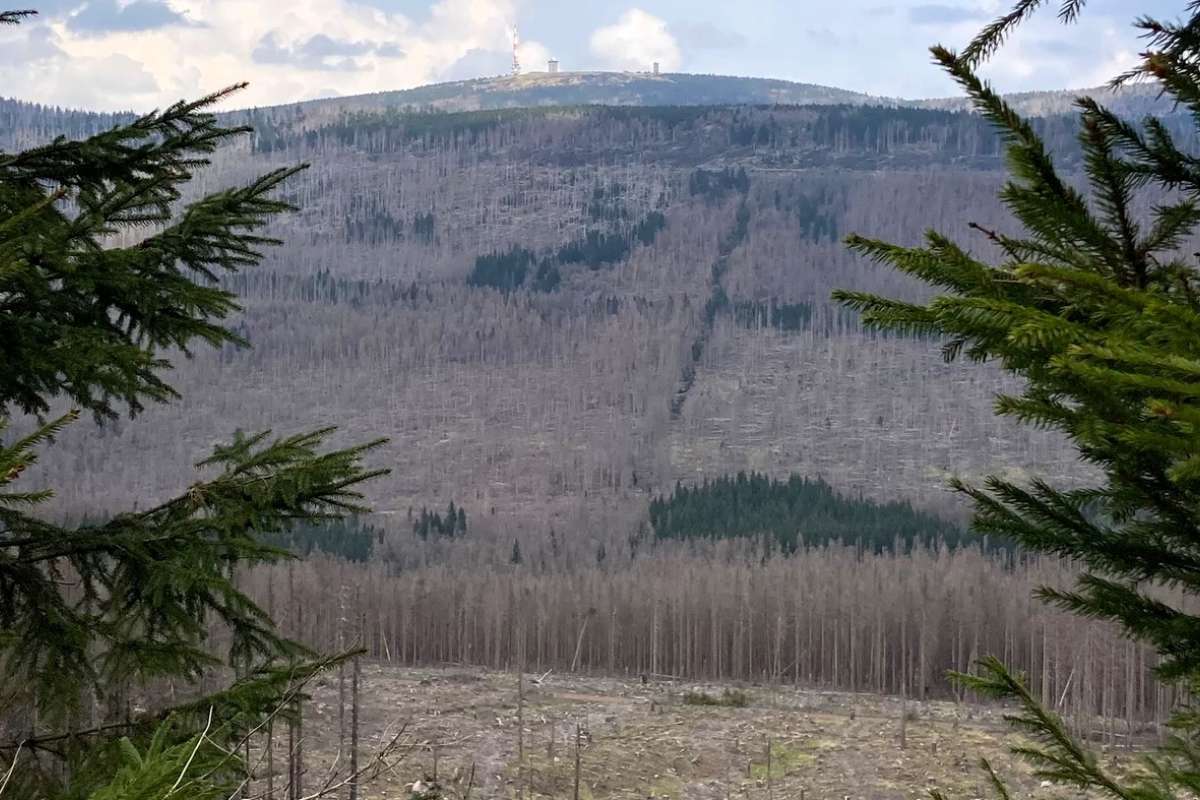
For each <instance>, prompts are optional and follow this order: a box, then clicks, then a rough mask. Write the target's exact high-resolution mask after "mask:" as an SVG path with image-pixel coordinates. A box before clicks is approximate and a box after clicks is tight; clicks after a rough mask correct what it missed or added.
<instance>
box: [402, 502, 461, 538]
mask: <svg viewBox="0 0 1200 800" xmlns="http://www.w3.org/2000/svg"><path fill="white" fill-rule="evenodd" d="M413 533H415V534H416V535H417V536H420V537H421V538H422V539H428V538H429V537H430V536H437V537H443V538H447V539H453V538H455V537H457V536H466V535H467V512H466V510H465V509H464V508H462V507H461V506H459V507H457V508H456V507H455V505H454V501H453V500H451V501H450V506H449V508H447V509H446V512H445V514H439V513H438V512H436V511H434V512H430V511H428V510H427V509H424V508H422V509H421V513H420V515H419V516H418V517H417V518H416V519H415V520H413Z"/></svg>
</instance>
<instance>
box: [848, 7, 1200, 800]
mask: <svg viewBox="0 0 1200 800" xmlns="http://www.w3.org/2000/svg"><path fill="white" fill-rule="evenodd" d="M1043 5H1045V3H1044V2H1043V0H1018V2H1016V3H1015V4H1014V5H1013V7H1012V9H1011V11H1010V12H1008V13H1007V14H1005V15H1003V16H1002V17H1000V18H999V19H997V20H996V21H995V22H993V23H991V24H990V25H988V26H987V27H985V28H984V30H983V31H981V33H980V34H979V35H978V36H977V37H976V38H975V39H974V40H973V41H972V42H971V44H970V45H968V47H967V48H966V49H965V50H964V51H963V52H962V53H961V54H958V53H955V52H954V51H952V50H949V49H947V48H944V47H935V48H933V50H932V52H933V57H934V60H935V62H937V63H938V64H940V65H941V66H942V68H943V69H945V70H946V72H947V73H948V74H949V75H950V76H951V77H952V78H953V79H954V80H955V81H956V82H957V83H958V84H959V85H960V86H961V87H962V88H963V90H964V91H965V92H966V93H967V95H968V96H969V97H970V98H971V100H972V102H973V104H974V106H975V108H976V109H977V110H978V112H979V113H980V114H982V115H983V116H984V117H986V118H987V119H989V120H990V121H991V122H992V123H993V124H994V125H995V126H996V128H997V130H998V132H999V135H1000V136H1001V138H1002V139H1003V140H1004V142H1005V145H1006V154H1007V157H1008V165H1009V173H1010V177H1009V180H1008V181H1007V182H1006V183H1005V185H1004V186H1003V188H1002V189H1001V192H1000V198H1001V200H1002V201H1003V202H1004V204H1005V206H1006V207H1007V208H1008V210H1009V211H1010V212H1011V214H1012V216H1013V218H1014V219H1015V221H1016V223H1017V225H1018V226H1019V227H1020V229H1021V233H1020V234H1017V235H1014V234H1009V233H1004V232H1001V231H1000V230H998V229H997V228H996V227H994V226H985V225H983V224H980V223H978V222H975V221H972V224H971V229H972V230H973V231H976V232H978V233H980V234H982V235H983V238H984V241H983V248H982V253H983V255H975V254H972V253H970V252H969V251H967V250H966V249H965V248H962V247H959V246H957V245H954V244H953V243H950V242H949V241H948V240H947V239H946V238H945V237H943V236H941V235H940V234H937V233H935V232H930V233H929V234H928V236H927V238H926V242H925V244H924V246H920V247H898V246H895V245H891V244H889V243H886V242H879V241H874V240H871V239H867V238H864V237H859V236H855V237H851V238H850V239H849V241H848V244H849V246H850V248H851V249H852V250H854V251H856V252H858V253H860V254H862V255H864V256H866V257H868V258H870V259H871V260H874V261H876V262H879V263H883V264H887V265H889V266H891V267H893V268H895V269H897V270H899V271H901V272H904V273H907V274H909V275H911V276H913V277H914V278H916V279H918V280H920V281H922V282H924V283H926V284H928V285H930V286H931V287H935V288H936V289H938V290H939V291H940V294H938V295H937V296H935V297H934V298H933V299H932V300H930V301H928V302H926V303H905V302H899V301H896V300H894V299H891V298H886V297H878V296H875V295H871V294H868V293H863V292H849V291H839V292H836V293H835V295H834V296H835V298H836V299H838V300H840V301H841V302H843V303H844V304H846V305H848V306H849V307H851V308H853V309H855V310H856V311H858V312H859V313H860V314H861V318H862V321H863V324H864V325H866V326H867V327H872V328H880V329H885V330H894V331H900V332H919V333H921V334H922V335H925V336H936V337H941V338H942V339H943V340H944V345H943V354H944V355H945V356H946V357H947V358H948V359H954V358H957V357H959V356H960V355H965V356H967V357H968V358H970V359H972V360H975V361H991V362H995V363H997V364H998V365H999V366H1000V367H1002V368H1003V369H1004V370H1005V371H1007V372H1009V373H1011V374H1013V375H1014V376H1016V377H1018V378H1020V379H1021V381H1022V384H1021V385H1022V387H1023V388H1022V389H1021V390H1020V392H1019V393H1015V394H1012V395H1003V396H999V397H997V398H996V406H995V407H996V411H997V413H998V414H1000V415H1003V416H1008V417H1012V418H1014V419H1015V420H1017V421H1018V422H1021V423H1023V424H1028V425H1033V426H1036V427H1041V428H1046V429H1050V430H1054V431H1057V432H1059V433H1060V434H1062V435H1063V436H1064V437H1065V438H1066V439H1067V440H1068V441H1069V442H1070V443H1071V444H1072V445H1073V446H1074V447H1075V448H1076V450H1077V452H1078V454H1079V456H1080V458H1081V459H1082V460H1083V461H1085V462H1088V463H1090V464H1092V465H1094V466H1095V467H1096V468H1097V469H1098V470H1099V471H1100V473H1101V475H1102V478H1101V480H1100V481H1099V482H1098V483H1097V484H1096V485H1093V486H1087V487H1082V488H1078V487H1072V488H1064V487H1059V486H1055V485H1052V484H1051V483H1050V482H1049V481H1045V480H1040V479H1034V480H1030V481H1021V482H1018V481H1013V480H1010V479H1007V478H1004V477H999V476H993V477H991V478H988V479H986V480H985V481H984V482H983V483H982V485H976V484H971V483H967V482H965V481H961V480H955V481H953V482H952V484H951V485H952V487H953V488H955V489H956V490H958V491H959V492H961V493H963V494H964V495H966V496H967V497H968V498H969V499H970V500H971V501H972V502H973V503H974V508H975V517H974V523H973V528H974V530H975V531H977V532H978V533H982V534H986V535H991V536H999V537H1004V538H1006V539H1009V540H1011V541H1014V542H1017V543H1018V544H1020V545H1021V546H1022V547H1023V548H1025V549H1026V550H1029V551H1034V552H1039V553H1049V554H1054V555H1057V556H1062V557H1066V558H1069V559H1071V560H1072V561H1073V562H1074V563H1075V564H1077V565H1079V567H1080V568H1081V573H1080V575H1079V577H1078V579H1077V580H1076V583H1075V586H1074V587H1071V588H1070V589H1067V588H1063V587H1045V588H1044V589H1042V590H1041V592H1040V596H1041V598H1042V599H1043V600H1046V601H1048V602H1051V603H1053V604H1055V605H1058V606H1059V607H1061V608H1064V609H1066V610H1068V611H1071V612H1073V613H1076V614H1079V615H1081V616H1085V617H1090V618H1097V619H1102V620H1108V621H1111V622H1113V623H1116V624H1117V625H1119V626H1120V627H1121V628H1122V629H1123V630H1124V631H1125V632H1126V633H1127V634H1128V635H1129V636H1131V637H1132V638H1135V639H1138V640H1141V641H1143V642H1146V643H1148V644H1150V645H1151V646H1153V647H1154V648H1155V649H1156V650H1157V652H1158V655H1159V659H1158V664H1157V673H1158V677H1159V679H1161V680H1164V681H1173V682H1174V681H1177V682H1179V683H1181V684H1183V685H1185V686H1187V687H1190V688H1200V615H1197V614H1196V613H1195V611H1194V609H1195V603H1194V602H1191V601H1193V600H1194V598H1195V596H1197V595H1200V554H1198V552H1197V543H1200V513H1198V512H1197V509H1200V302H1198V298H1197V294H1196V291H1195V286H1196V282H1197V279H1198V278H1200V275H1197V261H1196V256H1195V255H1194V254H1188V253H1186V252H1181V250H1182V248H1183V247H1185V246H1186V244H1187V243H1188V242H1190V241H1191V240H1192V238H1193V237H1194V234H1195V230H1196V227H1197V225H1198V224H1200V158H1198V157H1197V156H1196V155H1194V154H1190V153H1185V152H1182V151H1180V150H1179V149H1178V148H1177V147H1176V145H1175V142H1174V141H1173V139H1172V137H1171V136H1170V134H1169V133H1168V132H1167V128H1166V126H1165V125H1164V124H1163V123H1162V122H1160V121H1158V120H1156V119H1153V118H1147V119H1146V120H1143V121H1142V122H1141V123H1133V122H1130V121H1128V120H1125V119H1122V118H1120V117H1119V116H1117V115H1116V114H1114V113H1113V112H1112V111H1110V110H1108V109H1106V108H1104V107H1103V105H1101V104H1100V103H1099V102H1098V101H1097V100H1096V99H1094V98H1086V97H1085V98H1080V99H1079V100H1078V101H1077V108H1078V111H1079V121H1080V126H1079V129H1080V133H1079V142H1080V145H1081V148H1082V152H1083V156H1084V159H1083V168H1084V173H1085V177H1086V179H1087V190H1086V191H1081V190H1079V189H1077V188H1076V187H1075V183H1074V182H1072V181H1070V180H1068V179H1066V178H1064V177H1063V176H1062V175H1060V174H1059V171H1058V169H1057V167H1056V165H1055V162H1054V158H1053V156H1052V154H1051V153H1050V151H1049V149H1048V148H1047V147H1046V145H1045V143H1044V142H1043V141H1042V140H1041V138H1040V137H1039V136H1038V134H1037V132H1036V131H1035V130H1034V128H1033V126H1032V125H1031V124H1030V123H1029V122H1028V121H1027V120H1025V119H1024V118H1022V117H1021V115H1020V114H1018V113H1017V112H1016V111H1015V110H1014V108H1013V107H1012V106H1011V105H1009V104H1008V103H1007V102H1006V101H1005V100H1004V99H1003V98H1002V97H1001V96H1000V95H999V94H998V93H997V92H996V91H995V90H993V89H992V87H991V86H989V85H988V83H987V82H986V81H984V80H982V79H981V78H980V77H979V76H978V75H977V74H976V72H975V69H976V67H977V66H978V65H979V64H980V63H981V62H982V61H984V60H986V59H987V58H988V57H989V56H990V55H991V54H992V53H994V52H995V51H996V50H997V49H998V48H999V47H1000V46H1001V45H1002V43H1003V41H1004V40H1005V38H1006V37H1007V36H1008V35H1009V34H1010V33H1011V32H1012V31H1013V30H1014V29H1015V28H1016V27H1017V26H1018V25H1020V24H1021V23H1022V22H1023V21H1025V20H1026V19H1028V18H1029V17H1030V16H1031V15H1032V14H1033V13H1035V12H1036V11H1037V10H1038V9H1039V8H1040V7H1041V6H1043ZM1083 7H1084V1H1083V0H1064V2H1062V4H1061V5H1060V9H1059V16H1060V18H1061V19H1062V20H1063V21H1064V22H1071V21H1073V20H1074V19H1075V18H1076V17H1077V16H1078V14H1079V13H1080V12H1081V10H1082V9H1083ZM1187 8H1188V14H1189V18H1188V19H1187V20H1185V21H1184V22H1180V23H1161V22H1157V21H1155V20H1152V19H1149V18H1142V19H1140V20H1138V22H1137V27H1139V28H1140V29H1141V30H1142V31H1143V32H1144V33H1145V34H1146V35H1147V38H1148V41H1149V47H1148V49H1147V51H1146V52H1144V53H1143V54H1142V56H1141V64H1140V65H1139V66H1138V67H1137V68H1136V69H1134V70H1132V71H1131V72H1129V73H1127V74H1126V75H1124V76H1120V77H1119V78H1118V79H1117V81H1116V82H1115V85H1119V84H1121V83H1123V82H1125V81H1126V80H1130V79H1132V78H1136V77H1142V78H1151V79H1153V80H1155V81H1157V82H1158V83H1159V84H1160V86H1161V87H1162V89H1163V91H1164V92H1165V94H1166V95H1168V96H1169V97H1170V98H1171V99H1174V100H1176V101H1177V102H1178V103H1179V104H1180V105H1181V106H1183V107H1184V108H1186V109H1188V110H1190V111H1191V112H1192V116H1193V118H1194V119H1200V113H1198V112H1200V2H1191V3H1189V4H1188V6H1187ZM1147 196H1148V197H1149V199H1150V201H1151V202H1150V203H1148V204H1146V205H1149V206H1150V208H1151V210H1150V211H1149V213H1144V212H1140V211H1137V210H1136V209H1138V208H1139V207H1144V206H1139V198H1140V197H1147ZM1164 587H1166V588H1171V589H1173V590H1176V597H1177V599H1176V600H1175V601H1174V602H1167V601H1166V600H1164V599H1163V598H1164V597H1166V595H1165V594H1164V593H1163V592H1162V591H1160V590H1161V589H1163V588H1164ZM960 679H961V680H962V681H964V683H965V684H966V686H967V687H968V688H971V689H973V690H975V691H977V692H979V693H981V694H983V695H986V696H991V697H993V698H996V699H998V700H1003V701H1006V702H1010V703H1014V704H1015V705H1016V707H1017V712H1016V713H1013V714H1010V715H1009V717H1008V719H1009V721H1010V722H1011V723H1012V724H1013V725H1015V726H1016V727H1017V728H1018V729H1019V730H1021V731H1023V732H1024V733H1025V734H1027V735H1028V736H1030V737H1031V738H1032V739H1033V742H1034V743H1033V744H1031V745H1028V746H1021V747H1018V748H1016V752H1017V753H1018V754H1020V755H1022V756H1023V757H1025V758H1026V759H1028V760H1029V761H1031V762H1032V763H1033V764H1034V766H1035V768H1036V769H1037V771H1038V774H1039V775H1041V776H1042V777H1043V778H1045V779H1046V780H1050V781H1053V782H1055V783H1063V784H1070V785H1074V786H1077V787H1080V788H1082V789H1088V790H1094V791H1097V792H1100V793H1101V794H1103V795H1105V796H1110V797H1117V798H1131V799H1132V798H1139V800H1158V799H1159V798H1161V799H1162V800H1166V799H1167V798H1173V797H1177V796H1181V795H1182V796H1194V793H1195V790H1196V788H1197V786H1198V785H1200V781H1198V780H1197V775H1200V771H1198V770H1197V765H1200V757H1198V755H1197V751H1196V750H1195V746H1194V742H1195V741H1197V738H1198V737H1200V715H1197V714H1195V713H1193V712H1191V711H1189V710H1188V709H1182V710H1180V712H1179V713H1177V714H1176V715H1175V717H1174V719H1173V725H1174V727H1175V729H1176V731H1177V732H1178V736H1177V737H1176V738H1174V739H1172V740H1171V742H1170V743H1169V744H1168V745H1167V746H1166V747H1165V748H1162V749H1161V750H1159V751H1157V752H1155V753H1154V754H1153V755H1152V756H1150V757H1149V758H1148V759H1147V761H1146V763H1145V766H1146V770H1145V772H1146V774H1147V775H1148V776H1150V777H1145V778H1135V779H1132V780H1128V781H1125V780H1118V779H1117V778H1115V777H1113V776H1112V775H1110V774H1108V773H1107V772H1106V771H1105V770H1104V769H1102V768H1101V766H1100V765H1099V760H1098V759H1097V757H1096V756H1095V754H1093V753H1091V752H1089V751H1088V750H1087V749H1086V747H1085V746H1084V745H1083V744H1081V743H1080V742H1079V741H1077V740H1076V739H1075V738H1074V737H1073V736H1072V735H1071V734H1070V733H1069V731H1068V729H1067V727H1066V726H1065V725H1064V724H1063V722H1062V720H1060V719H1059V718H1058V717H1057V716H1056V715H1054V714H1052V713H1050V712H1049V711H1047V710H1046V709H1044V708H1043V707H1042V706H1041V705H1040V704H1039V703H1038V702H1037V701H1036V700H1035V699H1034V698H1033V697H1032V695H1031V694H1030V693H1029V691H1028V690H1027V689H1026V688H1025V686H1024V683H1023V682H1022V681H1021V680H1020V679H1019V678H1017V677H1014V676H1012V675H1011V674H1009V672H1008V671H1007V670H1006V669H1005V667H1004V666H1003V665H1002V664H1001V663H1000V662H998V661H996V660H994V659H985V660H984V661H983V662H981V664H980V673H979V674H978V675H976V676H973V677H972V676H960ZM984 769H985V771H986V772H987V775H988V779H989V782H990V783H992V785H993V787H994V788H995V789H996V791H997V793H998V794H999V795H1000V796H1001V797H1006V796H1007V790H1006V789H1005V787H1004V784H1003V782H1002V780H1001V778H1000V777H999V776H997V775H996V773H995V772H994V770H992V768H991V766H990V765H988V764H986V763H985V764H984Z"/></svg>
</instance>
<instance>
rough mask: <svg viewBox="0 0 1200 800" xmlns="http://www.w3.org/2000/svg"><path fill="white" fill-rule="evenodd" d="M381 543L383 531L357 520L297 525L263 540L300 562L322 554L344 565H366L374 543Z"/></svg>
mask: <svg viewBox="0 0 1200 800" xmlns="http://www.w3.org/2000/svg"><path fill="white" fill-rule="evenodd" d="M382 541H383V529H382V528H376V527H374V526H373V525H370V524H369V523H366V522H363V521H362V519H360V518H359V517H347V518H344V519H326V520H313V521H309V522H301V523H297V524H296V525H294V526H293V527H292V529H291V530H285V531H280V532H278V533H274V534H271V535H270V536H267V537H265V542H266V544H270V545H273V546H275V547H282V548H283V549H284V550H289V551H291V552H292V553H295V554H296V555H298V556H300V557H302V558H303V557H305V556H310V555H312V554H313V553H324V554H326V555H330V556H337V557H338V558H344V559H346V560H347V561H369V560H370V559H371V553H372V552H373V551H374V547H375V543H376V542H382Z"/></svg>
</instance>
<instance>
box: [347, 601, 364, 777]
mask: <svg viewBox="0 0 1200 800" xmlns="http://www.w3.org/2000/svg"><path fill="white" fill-rule="evenodd" d="M361 632H362V618H361V617H360V618H359V633H360V635H361ZM361 661H362V659H361V658H360V657H358V656H355V658H354V672H353V675H352V677H351V679H350V681H351V682H350V775H351V776H352V777H351V779H350V800H358V679H359V673H360V670H361V666H360V662H361Z"/></svg>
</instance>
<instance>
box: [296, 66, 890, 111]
mask: <svg viewBox="0 0 1200 800" xmlns="http://www.w3.org/2000/svg"><path fill="white" fill-rule="evenodd" d="M868 103H869V104H886V105H893V104H895V101H893V100H887V99H885V98H879V97H873V96H872V95H868V94H863V93H861V92H852V91H848V90H846V89H838V88H835V87H832V86H821V85H818V84H810V83H796V82H793V81H786V80H779V79H774V78H742V77H734V76H727V75H692V74H685V73H670V74H661V75H653V74H650V73H641V72H559V73H549V72H533V73H527V74H524V75H516V76H513V75H505V76H501V77H493V78H473V79H471V80H465V81H454V82H451V83H435V84H430V85H428V86H419V87H417V88H414V89H403V90H398V91H389V92H377V93H374V94H364V95H355V96H352V97H332V98H326V99H320V100H310V101H306V102H301V103H295V104H288V105H297V106H300V107H302V108H304V107H310V106H314V105H337V106H341V107H342V108H344V109H345V110H347V111H369V110H376V109H380V108H395V107H405V106H412V107H414V108H416V109H424V110H433V111H486V110H494V109H503V108H529V107H538V106H583V105H605V106H677V105H684V106H708V105H714V106H725V105H843V104H853V105H862V104H868Z"/></svg>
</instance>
